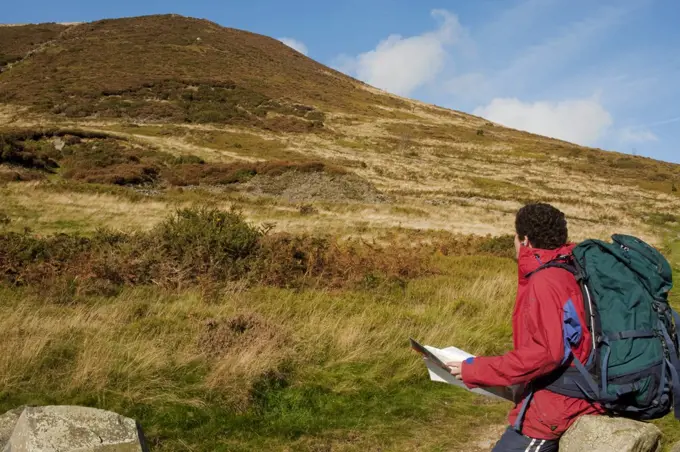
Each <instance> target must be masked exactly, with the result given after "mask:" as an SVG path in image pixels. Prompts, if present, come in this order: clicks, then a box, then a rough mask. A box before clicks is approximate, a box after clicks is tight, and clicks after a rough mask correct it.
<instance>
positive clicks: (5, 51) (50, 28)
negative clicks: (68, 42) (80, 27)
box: [0, 24, 66, 72]
mask: <svg viewBox="0 0 680 452" xmlns="http://www.w3.org/2000/svg"><path fill="white" fill-rule="evenodd" d="M65 29H66V27H65V26H63V25H59V24H39V25H24V26H0V43H2V45H1V46H0V72H2V71H3V70H5V69H7V66H8V65H9V64H12V63H16V62H18V61H20V60H22V59H23V58H25V57H26V55H27V54H28V53H29V52H31V51H35V50H37V49H39V48H41V46H44V45H45V44H46V43H48V42H51V41H53V40H54V39H56V38H57V37H58V36H59V34H60V33H61V32H62V31H64V30H65Z"/></svg>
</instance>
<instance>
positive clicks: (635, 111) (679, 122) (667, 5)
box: [0, 0, 680, 162]
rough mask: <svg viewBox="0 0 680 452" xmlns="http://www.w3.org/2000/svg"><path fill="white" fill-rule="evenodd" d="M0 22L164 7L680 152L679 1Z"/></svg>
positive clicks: (479, 101)
mask: <svg viewBox="0 0 680 452" xmlns="http://www.w3.org/2000/svg"><path fill="white" fill-rule="evenodd" d="M7 3H9V4H7V5H3V7H2V11H1V12H0V22H2V23H26V22H71V21H90V20H96V19H101V18H110V17H121V16H136V15H142V14H155V13H170V12H173V13H178V14H183V15H188V16H194V17H201V18H206V19H210V20H212V21H215V22H217V23H219V24H221V25H224V26H229V27H235V28H241V29H246V30H250V31H254V32H257V33H262V34H265V35H269V36H272V37H275V38H279V39H283V38H285V39H283V40H284V41H285V42H287V43H289V45H292V46H295V47H297V48H299V49H300V50H302V51H304V52H305V53H307V54H308V55H309V56H310V57H312V58H314V59H316V60H318V61H320V62H322V63H324V64H328V65H330V66H333V67H335V68H337V69H340V70H343V71H345V72H347V73H349V74H351V75H353V76H355V77H358V78H361V79H363V80H365V81H367V82H369V83H371V84H373V85H376V86H378V87H380V88H383V89H386V90H388V91H391V92H394V93H397V94H400V95H404V96H408V97H414V98H417V99H421V100H423V101H426V102H430V103H434V104H437V105H441V106H445V107H448V108H453V109H456V110H462V111H465V112H469V113H475V114H479V115H482V116H485V117H488V118H489V119H491V120H493V121H496V122H500V123H503V124H506V125H509V126H512V127H516V128H521V129H526V130H530V131H533V132H536V133H542V134H546V135H550V136H555V137H558V138H563V139H567V140H569V141H574V142H577V143H581V144H585V145H591V146H596V147H602V148H605V149H611V150H618V151H622V152H635V153H637V154H639V155H646V156H650V157H654V158H659V159H663V160H668V161H674V162H680V150H678V148H677V147H676V143H677V142H678V141H680V27H678V26H677V24H678V23H680V2H678V1H677V0H597V1H592V0H474V1H472V0H449V1H445V0H442V1H439V2H433V1H430V0H418V1H415V0H392V1H388V0H337V1H334V2H322V1H319V0H314V1H311V0H299V1H292V0H291V1H281V0H278V1H277V0H249V1H242V0H238V1H236V0H223V1H221V2H217V1H207V0H193V1H190V2H188V1H178V0H164V1H156V0H137V1H129V0H118V1H111V2H108V1H102V2H99V1H97V2H94V1H76V0H61V1H60V0H41V1H24V2H7Z"/></svg>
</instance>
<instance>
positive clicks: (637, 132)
mask: <svg viewBox="0 0 680 452" xmlns="http://www.w3.org/2000/svg"><path fill="white" fill-rule="evenodd" d="M619 139H620V140H621V141H622V142H624V143H646V142H649V141H659V137H657V136H656V135H655V134H654V133H653V132H652V131H651V130H649V129H646V128H632V127H625V128H623V129H621V130H620V131H619Z"/></svg>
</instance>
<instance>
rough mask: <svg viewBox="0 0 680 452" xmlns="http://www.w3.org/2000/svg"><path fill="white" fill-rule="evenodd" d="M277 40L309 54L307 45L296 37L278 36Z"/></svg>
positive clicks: (304, 53)
mask: <svg viewBox="0 0 680 452" xmlns="http://www.w3.org/2000/svg"><path fill="white" fill-rule="evenodd" d="M279 41H281V42H282V43H284V44H285V45H287V46H288V47H290V48H293V49H295V50H297V51H298V52H300V53H301V54H303V55H308V54H309V49H307V46H306V45H305V43H304V42H302V41H298V40H297V39H293V38H279Z"/></svg>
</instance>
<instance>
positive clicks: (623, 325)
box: [525, 235, 680, 420]
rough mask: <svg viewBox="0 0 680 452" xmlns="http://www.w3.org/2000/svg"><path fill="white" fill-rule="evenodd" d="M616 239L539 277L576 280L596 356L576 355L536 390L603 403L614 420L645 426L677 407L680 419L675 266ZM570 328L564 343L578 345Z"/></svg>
mask: <svg viewBox="0 0 680 452" xmlns="http://www.w3.org/2000/svg"><path fill="white" fill-rule="evenodd" d="M612 240H613V243H607V242H603V241H599V240H587V241H585V242H583V243H581V244H579V245H577V246H576V247H575V248H574V249H573V251H572V255H570V256H561V257H559V258H558V259H556V260H554V261H552V262H549V263H547V264H545V265H543V266H542V267H541V268H539V270H537V271H540V270H542V269H545V268H554V267H558V268H562V269H564V270H567V271H569V272H571V273H572V274H573V275H574V276H575V277H576V280H577V281H578V282H579V285H580V286H581V290H582V293H583V300H584V304H585V312H586V316H587V317H588V329H589V330H590V332H591V336H592V340H593V351H592V353H591V355H590V357H589V359H588V360H587V362H585V363H582V362H580V361H579V360H578V359H577V358H576V357H575V356H574V355H573V353H570V354H569V355H568V358H569V359H567V361H566V363H565V366H564V367H562V368H561V369H560V370H559V371H557V372H556V373H554V374H553V375H550V376H548V377H546V378H543V379H541V381H538V382H535V383H534V388H536V385H539V387H543V388H545V389H548V390H550V391H552V392H556V393H558V394H563V395H566V396H570V397H576V398H580V399H587V400H590V401H593V402H597V403H600V404H601V405H602V406H603V407H604V408H605V409H607V410H608V411H609V412H610V413H611V414H614V415H618V416H625V417H630V418H633V419H639V420H649V419H657V418H660V417H663V416H665V415H667V414H668V413H669V412H670V411H671V408H672V407H673V408H674V412H675V417H676V418H678V419H680V378H679V374H680V357H679V355H678V350H679V348H678V336H677V334H676V327H677V326H680V317H679V316H678V314H677V313H676V312H675V311H673V310H672V309H671V307H670V305H669V304H668V292H669V291H670V289H671V288H672V286H673V278H672V269H671V266H670V264H669V263H668V261H667V260H666V259H665V258H664V257H663V256H662V255H661V254H660V253H659V252H658V251H657V250H655V249H654V248H653V247H651V246H649V245H648V244H646V243H645V242H643V241H642V240H640V239H638V238H635V237H631V236H626V235H614V236H612ZM534 273H535V272H534ZM564 327H565V344H566V343H567V342H569V343H570V344H569V345H570V346H576V345H577V343H578V339H580V338H578V337H575V335H573V334H571V333H570V331H569V330H570V328H569V325H567V322H566V321H565V325H564ZM579 328H580V326H579ZM525 408H526V407H525Z"/></svg>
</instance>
